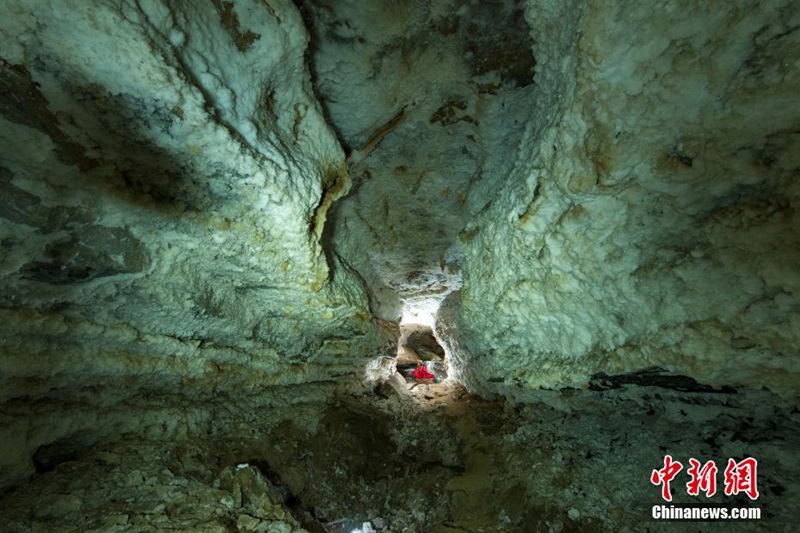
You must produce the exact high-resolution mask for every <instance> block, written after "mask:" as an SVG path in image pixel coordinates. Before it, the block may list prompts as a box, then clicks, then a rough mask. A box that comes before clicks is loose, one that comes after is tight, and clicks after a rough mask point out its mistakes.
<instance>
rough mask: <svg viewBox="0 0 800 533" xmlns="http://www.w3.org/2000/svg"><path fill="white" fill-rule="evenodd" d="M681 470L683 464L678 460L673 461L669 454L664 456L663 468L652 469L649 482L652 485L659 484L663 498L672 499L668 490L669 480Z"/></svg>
mask: <svg viewBox="0 0 800 533" xmlns="http://www.w3.org/2000/svg"><path fill="white" fill-rule="evenodd" d="M681 470H683V465H682V464H680V463H679V462H678V461H673V460H672V456H671V455H665V456H664V468H662V469H661V470H653V473H652V474H650V483H652V484H653V485H656V486H658V485H662V486H661V497H662V498H664V500H666V501H668V502H671V501H672V492H671V491H670V486H669V484H670V482H671V481H672V480H673V479H674V478H675V476H677V475H678V472H680V471H681Z"/></svg>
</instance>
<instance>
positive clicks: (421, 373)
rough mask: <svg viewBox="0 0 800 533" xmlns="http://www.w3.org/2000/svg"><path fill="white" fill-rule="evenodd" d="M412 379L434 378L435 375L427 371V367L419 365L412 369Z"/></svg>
mask: <svg viewBox="0 0 800 533" xmlns="http://www.w3.org/2000/svg"><path fill="white" fill-rule="evenodd" d="M414 379H416V380H420V379H436V376H434V375H433V374H431V373H430V372H428V368H427V367H426V366H425V365H419V366H418V367H417V368H415V369H414Z"/></svg>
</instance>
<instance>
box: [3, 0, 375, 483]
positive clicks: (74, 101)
mask: <svg viewBox="0 0 800 533" xmlns="http://www.w3.org/2000/svg"><path fill="white" fill-rule="evenodd" d="M4 13H5V14H4V16H3V17H2V20H0V41H1V42H2V46H0V49H2V51H3V52H2V57H0V87H2V91H0V137H1V139H2V140H0V143H2V146H3V149H2V158H1V159H0V188H2V192H1V193H0V243H1V244H2V246H1V247H0V314H1V315H2V317H1V318H0V373H1V374H2V379H0V404H2V407H1V408H0V420H2V422H0V428H2V430H0V443H1V444H0V487H5V486H6V485H8V484H9V483H13V482H16V481H19V480H20V479H23V478H24V476H26V475H27V474H29V473H30V472H32V470H33V465H32V463H31V461H30V456H31V455H32V453H33V452H34V451H35V450H36V449H37V448H38V447H40V446H42V445H47V444H49V443H50V442H53V441H56V440H58V439H62V438H66V436H69V435H75V434H81V435H83V437H82V438H83V439H84V440H85V441H86V442H91V441H92V439H96V438H98V436H100V435H105V436H108V435H116V436H118V435H119V434H121V433H124V432H125V431H129V432H137V431H143V428H144V427H147V426H152V427H153V428H156V429H155V434H162V435H166V436H170V435H172V436H173V437H174V436H175V435H176V434H182V435H183V437H184V438H185V437H186V436H187V434H191V433H192V432H191V431H188V430H187V429H186V427H192V428H194V430H196V431H197V432H202V431H204V430H207V429H208V427H207V426H204V424H205V423H206V422H208V421H209V420H210V419H213V418H214V417H213V416H211V415H210V414H208V412H206V413H205V414H202V415H200V416H199V417H197V418H196V419H195V420H194V422H192V421H191V418H192V417H190V416H189V417H188V419H189V421H188V422H187V421H186V420H185V419H187V416H188V415H186V413H187V412H188V411H191V410H192V409H195V408H196V409H201V410H202V409H206V408H205V407H199V403H200V402H209V403H212V402H213V400H214V399H215V398H219V397H227V398H228V399H229V400H231V401H232V402H234V403H236V404H237V405H239V406H240V407H241V408H242V409H243V410H244V411H247V409H248V408H247V406H248V405H249V406H251V407H252V406H254V405H255V406H260V408H262V409H265V410H267V411H268V410H269V406H270V405H272V404H274V403H276V402H277V404H281V403H283V402H286V401H290V402H297V401H301V396H302V395H303V394H306V395H308V396H310V397H316V398H318V397H319V391H318V390H317V389H316V388H315V387H310V386H309V387H305V388H303V389H302V391H305V392H302V391H300V389H286V388H281V387H285V386H289V385H292V384H305V383H311V382H319V383H323V382H332V381H336V380H341V379H345V378H346V379H351V378H353V377H354V376H355V375H356V374H357V372H358V370H359V367H360V365H359V361H363V360H365V358H366V357H369V356H370V355H371V354H372V351H373V350H374V349H376V348H377V347H378V346H379V345H380V344H381V343H382V342H383V339H382V337H381V336H380V335H378V333H377V328H376V327H375V326H374V325H373V323H372V320H371V316H370V314H369V310H368V307H367V300H366V296H365V292H364V289H363V287H362V284H361V281H360V280H359V279H358V278H357V277H356V276H355V275H353V274H352V272H351V271H350V270H348V269H346V268H336V265H335V264H334V263H333V261H335V258H333V257H332V258H330V260H331V261H332V262H331V263H330V264H329V263H328V258H327V257H326V255H325V253H324V250H323V248H322V246H321V240H322V233H323V229H324V225H325V221H326V216H327V212H328V209H329V208H330V206H331V205H332V204H333V202H334V201H336V200H337V199H338V198H340V197H341V196H342V195H344V194H345V193H346V192H347V191H348V189H349V187H350V179H349V176H348V173H347V168H346V165H345V157H344V153H343V152H342V150H341V148H340V146H339V143H338V142H337V141H336V138H335V136H334V135H333V133H332V132H331V130H330V129H329V127H328V126H327V125H326V123H325V120H324V118H323V116H322V113H321V110H320V107H319V105H318V103H317V102H316V100H315V98H314V96H313V94H312V91H311V83H310V77H309V73H308V70H307V67H306V63H305V59H304V54H305V51H306V47H307V43H308V35H307V33H306V31H305V29H304V26H303V22H302V20H301V17H300V15H299V12H298V11H297V9H296V8H295V6H294V5H293V4H292V3H291V2H288V1H277V2H269V3H265V2H258V1H237V2H235V3H231V2H224V1H219V0H215V1H211V2H203V3H196V2H190V1H183V2H181V1H179V2H166V1H163V2H161V1H152V2H135V1H123V0H120V1H112V2H103V3H100V4H98V3H86V2H78V1H75V2H61V3H52V2H44V1H33V2H31V1H12V2H6V3H5V4H4ZM269 387H275V388H274V389H273V390H272V392H270V393H269V395H267V396H269V397H270V398H272V397H274V398H273V399H271V400H270V399H262V400H259V399H257V397H258V396H259V395H262V394H263V395H266V394H267V393H264V392H263V391H264V390H265V389H266V388H269ZM289 390H291V395H292V397H291V399H286V398H284V399H281V395H283V394H287V392H286V391H289ZM276 391H277V392H276ZM237 396H238V398H237ZM267 396H264V398H267ZM176 409H177V412H178V413H181V412H182V413H183V415H182V416H181V415H176V412H175V410H176ZM208 409H211V410H213V409H212V408H210V407H209V408H208ZM209 412H210V411H209ZM262 416H268V415H267V414H266V413H262ZM284 416H288V415H286V414H284ZM181 419H184V422H180V420H181ZM176 426H183V427H184V430H183V431H182V432H180V431H177V430H176ZM204 427H205V429H203V428H204ZM187 432H188V433H187Z"/></svg>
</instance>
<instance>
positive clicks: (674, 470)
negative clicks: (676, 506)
mask: <svg viewBox="0 0 800 533" xmlns="http://www.w3.org/2000/svg"><path fill="white" fill-rule="evenodd" d="M681 470H683V465H682V464H681V463H680V462H678V461H675V460H674V459H673V458H672V456H671V455H665V456H664V467H663V468H661V469H658V470H653V472H652V474H650V482H651V483H652V484H653V485H656V486H658V485H661V497H662V498H663V499H664V500H665V501H668V502H671V501H672V491H671V488H670V482H671V481H672V480H673V479H675V477H676V476H677V475H678V473H679V472H680V471H681ZM718 471H719V470H718V469H717V465H716V464H715V463H714V461H707V462H706V463H705V464H702V463H701V462H700V461H698V460H697V459H695V458H694V457H692V458H691V459H689V468H688V469H687V470H686V473H687V474H688V475H689V481H688V482H687V483H686V493H687V494H688V495H689V496H699V495H700V493H701V492H702V493H705V496H706V498H710V497H712V496H714V495H715V494H716V493H717V472H718ZM724 477H725V480H724V482H725V491H724V492H725V496H735V495H737V494H739V493H744V494H746V495H747V496H748V497H749V498H750V499H751V500H756V499H758V461H757V460H756V459H754V458H752V457H747V458H745V459H743V460H741V461H739V462H737V461H736V460H734V459H728V466H727V467H726V468H725V472H724Z"/></svg>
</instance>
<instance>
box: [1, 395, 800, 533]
mask: <svg viewBox="0 0 800 533" xmlns="http://www.w3.org/2000/svg"><path fill="white" fill-rule="evenodd" d="M411 392H412V394H410V395H409V396H408V397H406V396H401V395H399V394H395V395H388V396H387V395H383V396H381V395H377V394H373V393H366V394H356V395H353V394H338V395H336V396H334V397H332V398H331V399H330V400H329V401H327V402H325V403H324V404H320V405H319V410H318V411H317V415H318V416H317V418H316V419H315V420H313V421H309V420H302V421H299V420H292V419H291V418H287V419H286V420H284V421H283V422H281V423H277V424H276V423H269V424H267V423H265V424H264V425H259V422H258V420H259V417H258V413H255V415H256V416H255V417H254V418H252V419H250V420H249V421H247V422H246V423H245V422H242V423H241V424H233V425H232V427H231V430H230V433H229V434H226V435H218V436H215V437H204V438H199V437H197V438H186V439H184V440H181V441H169V442H163V441H153V440H147V439H143V438H140V437H136V436H132V435H131V436H122V438H121V439H120V440H119V441H117V442H110V443H105V444H99V445H95V446H94V447H92V448H89V449H88V450H86V451H85V452H83V453H82V454H81V455H80V456H79V457H77V458H71V459H70V460H65V461H63V462H61V463H59V464H57V465H55V466H54V468H53V469H52V470H51V471H48V472H42V473H40V474H38V475H36V476H35V477H34V478H33V479H32V480H31V482H30V483H28V484H27V485H24V486H22V487H19V488H17V489H16V490H14V491H11V492H9V493H7V494H5V495H4V497H3V499H2V500H1V501H0V526H2V528H1V529H2V531H12V532H17V531H18V532H22V531H137V532H138V531H164V530H173V531H209V532H211V531H219V532H224V531H267V532H288V531H302V530H307V531H320V532H324V531H329V532H334V533H339V532H346V533H350V532H351V531H352V530H353V529H356V528H361V527H362V526H363V524H364V523H365V522H369V524H370V526H369V527H371V528H372V530H374V531H383V532H390V531H391V532H395V533H399V532H425V533H429V532H433V533H446V532H463V531H469V532H481V531H484V532H492V531H519V532H533V531H543V532H544V531H642V530H651V531H657V530H662V529H665V530H666V529H668V530H670V531H676V530H677V531H697V530H701V529H702V530H708V529H709V526H712V525H713V526H719V529H720V530H722V529H725V530H726V531H730V530H756V529H758V530H771V531H789V530H790V526H791V525H792V524H793V520H794V518H795V517H796V516H797V513H798V512H799V511H800V509H798V502H800V498H798V495H799V494H798V480H800V467H798V463H799V461H798V458H799V454H798V449H800V440H798V436H800V416H798V413H797V410H796V409H794V408H780V407H778V406H777V402H774V401H773V400H774V398H773V397H772V396H770V395H769V394H768V393H766V392H763V393H762V392H753V393H747V394H742V393H730V394H703V393H685V392H677V391H671V390H664V389H659V388H652V387H630V388H622V389H615V390H608V391H602V392H598V391H586V390H564V391H541V392H539V393H536V394H534V395H532V396H531V397H530V398H527V399H526V401H524V402H511V401H504V400H494V401H490V400H483V399H480V398H477V397H475V396H472V395H470V394H468V393H467V392H466V391H465V390H464V389H463V388H461V387H460V386H459V385H457V384H453V383H443V384H420V385H418V386H417V387H415V388H414V389H413V390H412V391H411ZM265 419H266V417H265ZM665 453H671V454H673V455H674V456H675V458H676V459H679V460H681V461H682V462H683V463H684V464H687V461H688V457H696V458H698V459H701V460H703V461H704V460H708V459H714V460H715V461H716V462H717V464H718V465H721V464H724V461H725V460H727V458H728V457H742V456H745V455H747V456H752V457H756V458H757V459H758V460H759V468H760V471H759V477H758V483H759V490H760V493H761V496H760V498H759V500H758V502H757V503H758V506H759V507H760V508H761V509H762V511H763V520H762V521H761V522H758V523H755V522H749V523H748V522H737V523H735V524H733V526H732V524H730V523H716V524H708V523H703V524H699V523H689V524H676V523H669V524H659V523H656V522H654V521H652V520H650V519H649V516H650V510H649V509H650V506H652V505H653V504H656V503H660V496H659V490H658V488H657V487H655V486H653V485H651V484H650V482H649V477H650V472H651V471H652V470H653V469H655V468H660V467H661V466H662V464H661V463H662V461H663V457H664V454H665ZM723 468H724V466H723V467H722V468H720V475H721V470H722V469H723ZM683 484H684V481H683V480H682V481H681V482H680V483H678V481H677V478H676V482H674V483H673V492H674V493H675V501H676V502H701V501H705V500H704V499H702V498H697V497H694V498H692V497H689V496H688V495H687V494H686V491H685V489H683V488H682V485H683ZM720 486H721V483H720ZM720 492H721V490H720ZM711 501H713V502H719V503H721V504H731V503H733V504H737V505H744V506H747V505H750V503H749V502H748V500H747V498H746V497H743V496H742V495H740V496H736V497H730V496H724V495H723V494H718V495H717V496H715V497H714V498H713V499H712V500H711ZM367 531H369V529H367Z"/></svg>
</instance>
